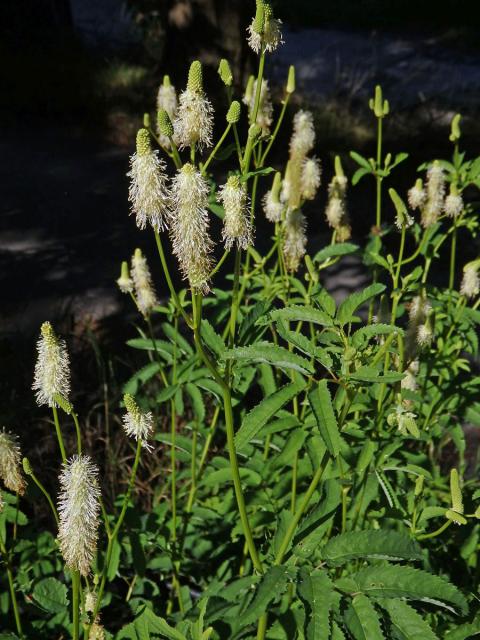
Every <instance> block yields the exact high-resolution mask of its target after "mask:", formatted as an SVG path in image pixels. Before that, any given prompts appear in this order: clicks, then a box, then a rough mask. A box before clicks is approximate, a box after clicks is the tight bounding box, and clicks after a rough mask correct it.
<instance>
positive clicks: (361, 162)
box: [350, 151, 372, 172]
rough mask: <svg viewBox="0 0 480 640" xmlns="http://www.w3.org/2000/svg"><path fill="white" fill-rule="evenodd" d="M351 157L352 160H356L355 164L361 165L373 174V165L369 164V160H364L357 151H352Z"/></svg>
mask: <svg viewBox="0 0 480 640" xmlns="http://www.w3.org/2000/svg"><path fill="white" fill-rule="evenodd" d="M350 157H351V158H352V160H355V162H356V163H357V164H359V165H360V166H361V167H363V168H364V169H368V170H369V171H370V172H372V165H371V164H370V163H369V161H368V160H367V158H364V157H363V156H361V155H360V154H359V153H357V152H356V151H350Z"/></svg>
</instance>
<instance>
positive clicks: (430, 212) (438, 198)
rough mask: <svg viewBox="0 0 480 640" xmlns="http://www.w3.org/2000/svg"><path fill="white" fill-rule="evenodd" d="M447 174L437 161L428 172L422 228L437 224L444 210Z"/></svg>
mask: <svg viewBox="0 0 480 640" xmlns="http://www.w3.org/2000/svg"><path fill="white" fill-rule="evenodd" d="M444 199H445V174H444V171H443V169H442V167H441V165H440V163H439V162H438V161H437V160H435V162H434V163H433V164H432V166H431V167H430V168H429V170H428V172H427V199H426V202H425V205H424V206H423V208H422V218H421V222H422V226H423V227H424V228H425V229H427V228H428V227H431V226H432V225H433V224H435V223H436V222H437V220H438V218H439V217H440V215H441V213H442V211H443V209H444Z"/></svg>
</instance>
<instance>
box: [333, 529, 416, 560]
mask: <svg viewBox="0 0 480 640" xmlns="http://www.w3.org/2000/svg"><path fill="white" fill-rule="evenodd" d="M322 556H323V559H324V560H326V561H327V562H328V564H331V565H334V566H338V565H341V564H344V563H345V562H348V561H349V560H353V559H355V558H372V559H380V560H420V559H421V557H422V555H421V551H420V547H419V546H418V545H417V543H416V542H415V541H414V540H412V539H411V538H409V537H408V536H407V535H405V534H402V533H397V532H396V531H382V530H372V531H352V532H349V533H343V534H340V535H338V536H336V537H335V538H331V539H330V540H329V541H328V542H327V544H326V545H325V547H324V549H323V553H322Z"/></svg>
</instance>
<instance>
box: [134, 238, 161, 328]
mask: <svg viewBox="0 0 480 640" xmlns="http://www.w3.org/2000/svg"><path fill="white" fill-rule="evenodd" d="M131 274H132V280H133V286H134V289H135V298H136V301H137V306H138V308H139V310H140V312H141V313H142V314H143V315H144V316H148V315H149V314H150V313H151V311H152V309H153V307H154V306H155V305H156V304H157V295H156V293H155V289H154V288H153V284H152V276H151V274H150V269H149V268H148V264H147V260H146V259H145V257H144V256H143V254H142V251H141V250H140V249H135V253H134V254H133V257H132V269H131Z"/></svg>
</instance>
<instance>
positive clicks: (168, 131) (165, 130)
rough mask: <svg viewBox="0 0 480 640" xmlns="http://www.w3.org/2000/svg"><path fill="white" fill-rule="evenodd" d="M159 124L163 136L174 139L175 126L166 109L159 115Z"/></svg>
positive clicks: (161, 110)
mask: <svg viewBox="0 0 480 640" xmlns="http://www.w3.org/2000/svg"><path fill="white" fill-rule="evenodd" d="M157 124H158V130H159V131H160V133H161V134H162V135H164V136H166V137H167V138H172V137H173V124H172V121H171V120H170V116H169V115H168V113H167V112H166V111H165V109H160V111H159V112H158V113H157Z"/></svg>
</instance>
